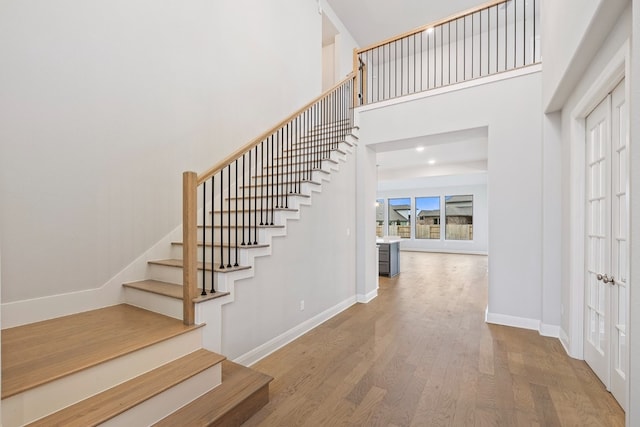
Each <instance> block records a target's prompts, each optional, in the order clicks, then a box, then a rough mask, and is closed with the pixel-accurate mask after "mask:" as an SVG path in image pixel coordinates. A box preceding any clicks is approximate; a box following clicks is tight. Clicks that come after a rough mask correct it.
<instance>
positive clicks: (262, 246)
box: [171, 242, 269, 249]
mask: <svg viewBox="0 0 640 427" xmlns="http://www.w3.org/2000/svg"><path fill="white" fill-rule="evenodd" d="M171 244H172V245H174V246H182V245H183V243H182V242H171ZM202 245H203V244H202V242H198V246H200V247H202ZM205 246H206V247H208V248H210V247H211V242H207V243H206V244H205ZM221 246H222V247H223V248H228V247H229V246H231V249H235V248H238V249H261V248H268V247H269V245H268V244H267V243H258V244H253V243H252V244H250V245H249V244H246V245H244V246H243V245H241V244H236V243H231V244H227V243H225V244H224V245H221V244H220V243H219V242H215V243H214V244H213V247H214V248H219V247H221Z"/></svg>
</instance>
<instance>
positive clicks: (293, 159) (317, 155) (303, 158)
mask: <svg viewBox="0 0 640 427" xmlns="http://www.w3.org/2000/svg"><path fill="white" fill-rule="evenodd" d="M326 158H329V159H331V160H335V161H338V160H341V159H344V154H342V153H339V152H337V151H336V150H332V149H330V148H327V147H315V148H314V147H300V148H298V149H296V150H295V151H293V152H291V153H284V154H283V155H282V156H278V158H276V163H275V164H277V165H285V167H286V165H289V169H293V166H292V165H293V164H294V163H298V162H309V161H313V160H316V161H317V160H318V159H326ZM297 166H298V165H296V167H297Z"/></svg>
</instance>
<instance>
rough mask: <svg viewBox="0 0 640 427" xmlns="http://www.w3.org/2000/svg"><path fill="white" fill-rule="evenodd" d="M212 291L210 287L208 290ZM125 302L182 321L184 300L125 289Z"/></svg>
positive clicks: (134, 289)
mask: <svg viewBox="0 0 640 427" xmlns="http://www.w3.org/2000/svg"><path fill="white" fill-rule="evenodd" d="M208 289H210V287H209V288H208ZM124 300H125V302H126V303H127V304H129V305H133V306H135V307H140V308H144V309H145V310H149V311H153V312H154V313H160V314H164V315H165V316H169V317H173V318H174V319H178V320H182V319H183V316H182V300H181V299H177V298H172V297H168V296H166V295H160V294H155V293H152V292H146V291H142V290H140V289H136V288H130V287H125V288H124Z"/></svg>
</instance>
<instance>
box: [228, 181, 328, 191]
mask: <svg viewBox="0 0 640 427" xmlns="http://www.w3.org/2000/svg"><path fill="white" fill-rule="evenodd" d="M299 184H311V185H322V183H320V182H316V181H311V180H302V181H287V182H280V183H277V185H289V186H292V185H299ZM259 187H268V185H267V184H252V185H244V186H242V185H241V186H240V187H238V188H239V189H241V190H242V189H243V188H259Z"/></svg>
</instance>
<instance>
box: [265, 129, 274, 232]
mask: <svg viewBox="0 0 640 427" xmlns="http://www.w3.org/2000/svg"><path fill="white" fill-rule="evenodd" d="M273 137H274V136H273V135H271V169H270V170H271V198H270V200H271V223H270V225H273V202H274V200H273V194H274V188H273V178H274V177H273V170H274V165H273V161H274V158H275V155H274V152H273ZM268 196H269V190H268V189H267V209H268V208H269V205H268V203H269V197H268ZM267 221H269V215H268V214H267Z"/></svg>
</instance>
